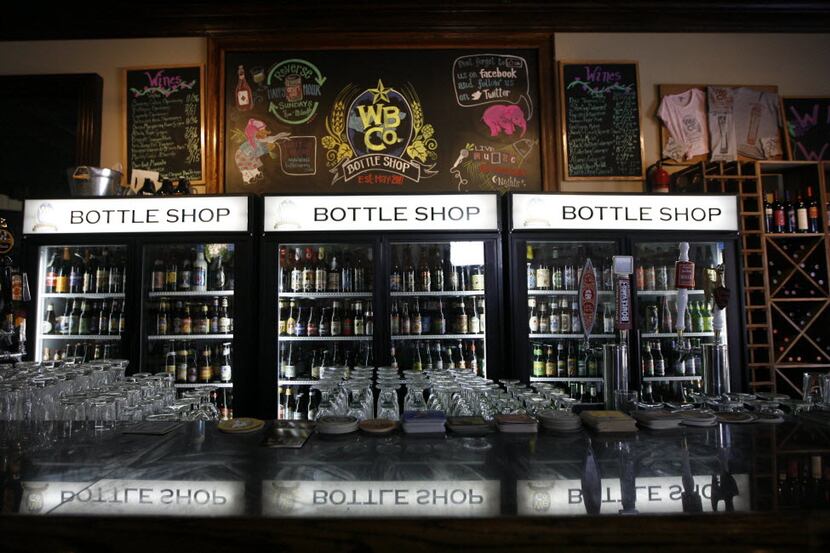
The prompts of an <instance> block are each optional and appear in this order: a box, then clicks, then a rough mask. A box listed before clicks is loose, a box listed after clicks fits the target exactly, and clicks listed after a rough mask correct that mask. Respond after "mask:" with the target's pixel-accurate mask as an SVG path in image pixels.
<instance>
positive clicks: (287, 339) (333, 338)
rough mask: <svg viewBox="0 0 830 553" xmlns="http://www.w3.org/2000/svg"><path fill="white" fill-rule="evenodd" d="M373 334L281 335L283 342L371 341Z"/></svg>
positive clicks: (280, 339) (280, 338)
mask: <svg viewBox="0 0 830 553" xmlns="http://www.w3.org/2000/svg"><path fill="white" fill-rule="evenodd" d="M373 339H374V338H373V337H372V336H280V337H279V338H278V340H279V341H281V342H371V341H372V340H373Z"/></svg>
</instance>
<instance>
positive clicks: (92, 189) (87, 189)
mask: <svg viewBox="0 0 830 553" xmlns="http://www.w3.org/2000/svg"><path fill="white" fill-rule="evenodd" d="M67 175H68V176H69V192H70V194H71V195H72V196H121V195H123V194H124V191H125V190H126V188H123V187H122V186H121V173H119V172H118V171H115V170H113V169H106V168H104V167H89V166H86V165H81V166H78V167H74V168H69V169H68V170H67Z"/></svg>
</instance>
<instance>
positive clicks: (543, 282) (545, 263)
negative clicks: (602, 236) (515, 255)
mask: <svg viewBox="0 0 830 553" xmlns="http://www.w3.org/2000/svg"><path fill="white" fill-rule="evenodd" d="M525 250H526V265H527V289H528V290H576V289H577V287H578V286H579V281H580V279H581V278H582V270H583V265H582V264H584V259H585V256H584V254H583V253H581V252H577V254H576V256H575V257H574V256H570V255H568V256H567V257H564V258H562V257H560V252H559V248H558V247H552V248H551V249H550V252H549V254H548V253H547V252H545V251H544V249H543V248H542V247H541V246H539V245H536V246H534V245H533V244H528V245H527V246H526V248H525ZM573 259H580V260H583V261H582V264H579V265H574V264H573V262H572V260H573ZM594 270H595V272H596V284H597V290H609V291H610V290H613V288H614V282H613V274H612V272H611V264H610V263H609V262H607V263H605V265H603V266H597V267H595V269H594Z"/></svg>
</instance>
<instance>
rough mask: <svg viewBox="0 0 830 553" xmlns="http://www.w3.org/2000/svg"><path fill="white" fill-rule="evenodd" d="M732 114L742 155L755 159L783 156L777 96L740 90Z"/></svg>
mask: <svg viewBox="0 0 830 553" xmlns="http://www.w3.org/2000/svg"><path fill="white" fill-rule="evenodd" d="M733 111H734V119H735V135H736V138H737V140H738V153H739V154H740V155H742V156H746V157H750V158H753V159H769V158H773V157H776V156H779V155H781V139H780V133H779V131H778V129H779V127H780V117H779V110H778V94H775V93H772V92H760V91H758V90H752V89H751V88H746V87H741V88H737V89H735V99H734V110H733Z"/></svg>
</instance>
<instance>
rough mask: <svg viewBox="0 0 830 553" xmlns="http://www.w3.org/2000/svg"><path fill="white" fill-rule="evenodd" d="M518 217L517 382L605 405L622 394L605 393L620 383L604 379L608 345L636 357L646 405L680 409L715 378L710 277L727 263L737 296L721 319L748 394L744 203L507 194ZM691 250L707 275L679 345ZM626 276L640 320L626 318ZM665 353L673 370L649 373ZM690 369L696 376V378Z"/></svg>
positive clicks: (513, 255)
mask: <svg viewBox="0 0 830 553" xmlns="http://www.w3.org/2000/svg"><path fill="white" fill-rule="evenodd" d="M508 210H509V212H510V216H511V221H510V242H509V256H510V288H511V301H512V302H513V306H514V307H513V309H512V310H511V311H510V312H511V315H512V316H513V319H511V321H510V325H511V326H512V328H513V352H512V357H513V360H514V366H515V367H516V368H517V369H518V370H517V374H516V376H518V377H519V378H521V379H522V380H523V381H528V382H531V383H533V382H551V383H554V384H556V385H558V386H559V387H560V388H564V389H565V391H566V392H568V393H570V395H571V396H572V397H575V398H576V399H577V400H578V402H579V403H580V404H583V405H585V404H587V405H591V404H597V405H598V404H600V403H602V402H603V401H604V399H606V398H611V397H613V396H608V395H607V394H610V393H612V392H613V390H606V389H604V388H605V387H607V386H608V384H609V383H610V382H613V381H614V379H613V378H611V375H609V374H605V372H604V371H606V372H607V371H608V370H611V369H610V368H609V367H608V364H607V363H603V351H602V347H603V345H605V344H609V343H625V344H626V346H627V349H628V352H629V355H628V356H627V358H626V361H627V363H626V364H627V367H626V370H627V373H628V376H627V378H625V380H626V381H627V383H628V385H629V387H630V389H636V390H638V391H640V392H641V393H642V395H643V399H644V400H645V401H650V400H652V399H653V400H654V401H655V402H657V401H669V402H671V401H682V400H683V399H684V398H683V394H684V393H688V392H689V391H691V390H694V389H697V388H698V387H700V386H701V385H703V384H704V381H705V375H704V367H703V365H704V363H703V362H702V360H703V358H704V351H703V349H704V348H703V347H702V346H703V345H705V344H706V343H713V342H714V338H715V333H714V332H713V331H712V330H711V328H710V325H711V309H712V307H711V306H712V305H713V299H712V298H713V297H714V294H711V293H710V294H708V295H706V294H704V292H703V282H704V281H703V277H702V275H704V274H706V271H705V269H706V268H708V267H710V266H714V265H719V264H721V263H722V264H723V267H724V269H725V271H724V272H723V273H722V274H723V275H724V278H725V279H726V287H728V288H730V289H731V290H732V294H731V299H730V300H729V301H728V305H727V306H726V310H725V311H724V315H725V317H724V319H722V320H725V327H724V330H723V333H722V343H723V344H726V346H727V349H728V353H729V356H728V357H729V361H728V364H729V366H730V367H732V368H733V369H732V371H731V381H732V386H733V388H735V389H739V388H740V387H741V382H742V380H741V372H740V367H741V365H740V360H741V358H742V349H741V348H742V344H743V337H742V336H741V334H740V332H741V328H742V327H741V325H740V324H739V323H740V315H741V313H742V311H741V308H740V301H741V298H742V295H741V293H740V289H739V286H740V279H739V276H738V271H739V267H738V266H737V263H736V248H737V232H736V231H737V200H736V198H735V197H734V196H717V195H711V196H705V197H704V196H669V195H643V194H630V195H606V194H581V195H573V194H520V193H516V194H511V195H510V197H509V205H508ZM684 241H685V242H688V243H689V245H690V250H689V257H690V260H691V261H692V262H695V263H696V267H697V270H696V279H695V282H696V286H695V287H694V288H693V289H691V290H688V294H687V296H688V306H689V307H688V309H687V315H685V316H684V317H683V318H684V320H690V321H691V326H690V327H689V328H686V327H685V326H684V327H683V333H682V336H679V335H678V332H677V329H676V326H675V324H674V322H675V321H676V320H677V301H676V298H677V288H676V283H675V282H674V272H675V263H674V262H675V261H677V260H678V258H679V254H680V247H679V244H680V243H681V242H684ZM614 256H621V257H622V256H633V267H632V268H631V274H616V273H615V272H614V268H613V267H614V264H613V257H614ZM588 258H590V259H591V262H592V265H593V267H594V270H595V272H596V283H597V286H596V288H597V301H596V307H595V309H596V312H595V316H594V323H593V326H592V329H591V336H590V339H589V340H587V342H586V340H585V332H584V329H583V328H582V327H581V324H580V323H581V318H580V316H579V304H578V302H577V293H578V292H577V289H578V286H579V279H580V270H581V268H582V267H584V265H585V261H586V259H588ZM646 275H648V279H647V282H643V281H642V278H644V277H645V276H646ZM620 279H622V280H625V281H627V284H630V289H631V290H633V297H629V296H628V294H627V293H626V294H624V297H623V298H622V301H623V303H625V304H628V306H629V309H630V318H629V319H630V320H626V319H627V318H626V317H625V316H624V312H625V309H623V313H620V312H619V311H620V301H621V297H620V296H621V288H624V289H628V288H629V287H628V286H622V287H621V286H619V285H618V283H619V281H620ZM622 292H625V290H622ZM707 306H708V312H709V313H710V315H706V313H707ZM655 310H656V311H657V317H656V319H655V317H654V313H655ZM661 313H664V314H663V315H661ZM707 316H708V317H710V318H709V319H706V317H707ZM707 320H708V322H705V321H707ZM569 326H570V328H568V327H569ZM678 344H679V346H680V347H678ZM646 347H647V348H648V353H644V352H645V351H646ZM655 354H656V355H657V356H658V358H660V357H662V358H663V359H664V364H665V367H666V369H665V370H658V371H655V370H654V369H650V368H648V367H652V366H653V365H648V367H647V368H646V369H645V370H642V368H643V366H644V365H643V358H644V357H645V358H647V359H648V358H649V355H650V356H651V357H650V359H651V360H652V363H653V359H654V355H655ZM680 359H682V360H683V367H684V369H683V370H682V371H681V370H680V368H679V367H680V365H679V360H680ZM687 365H688V366H689V367H695V368H694V369H689V370H688V371H687V370H686V368H685V367H686V366H687ZM594 386H596V388H597V389H596V390H594V389H593V387H594ZM655 390H659V392H657V393H655Z"/></svg>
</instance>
